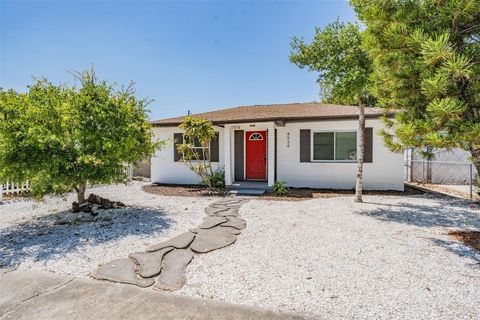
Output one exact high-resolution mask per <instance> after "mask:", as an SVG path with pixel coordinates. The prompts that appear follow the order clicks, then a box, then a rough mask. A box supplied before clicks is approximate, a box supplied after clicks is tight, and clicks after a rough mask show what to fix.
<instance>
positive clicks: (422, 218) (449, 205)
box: [357, 197, 480, 229]
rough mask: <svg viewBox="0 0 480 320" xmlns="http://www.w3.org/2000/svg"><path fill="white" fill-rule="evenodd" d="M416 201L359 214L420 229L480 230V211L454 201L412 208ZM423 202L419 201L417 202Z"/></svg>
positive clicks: (381, 205) (441, 199)
mask: <svg viewBox="0 0 480 320" xmlns="http://www.w3.org/2000/svg"><path fill="white" fill-rule="evenodd" d="M415 199H416V198H415V197H411V198H409V199H408V200H409V202H402V203H396V204H385V203H375V202H365V203H369V204H376V205H378V209H376V210H361V211H357V213H358V214H362V215H367V216H371V217H374V218H377V219H379V220H383V221H392V222H399V223H405V224H410V225H415V226H419V227H448V228H461V229H464V228H477V229H480V210H478V209H471V208H469V203H468V202H466V201H463V200H457V199H453V198H447V197H445V198H440V197H439V198H433V200H434V202H433V204H432V205H420V204H415ZM420 199H422V198H420Z"/></svg>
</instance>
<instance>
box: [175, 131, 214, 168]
mask: <svg viewBox="0 0 480 320" xmlns="http://www.w3.org/2000/svg"><path fill="white" fill-rule="evenodd" d="M182 140H183V143H184V144H185V135H184V134H182ZM211 143H212V141H209V142H208V152H210V150H211V145H210V144H211ZM192 149H195V150H202V149H203V148H202V147H201V146H200V147H195V143H194V147H193V148H192ZM202 156H203V154H202ZM211 157H212V155H210V158H211ZM191 161H192V162H206V161H208V160H205V159H200V160H197V159H192V160H191ZM210 161H211V160H210Z"/></svg>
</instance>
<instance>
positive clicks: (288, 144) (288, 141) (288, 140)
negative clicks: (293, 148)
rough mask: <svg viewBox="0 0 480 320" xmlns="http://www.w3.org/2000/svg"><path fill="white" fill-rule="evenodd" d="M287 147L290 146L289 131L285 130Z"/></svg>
mask: <svg viewBox="0 0 480 320" xmlns="http://www.w3.org/2000/svg"><path fill="white" fill-rule="evenodd" d="M287 148H290V132H287Z"/></svg>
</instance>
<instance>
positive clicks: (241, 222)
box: [220, 217, 247, 230]
mask: <svg viewBox="0 0 480 320" xmlns="http://www.w3.org/2000/svg"><path fill="white" fill-rule="evenodd" d="M227 219H228V221H227V222H225V223H222V224H221V225H220V226H222V227H232V228H235V229H238V230H243V229H245V228H246V227H247V221H245V219H242V218H237V217H228V218H227Z"/></svg>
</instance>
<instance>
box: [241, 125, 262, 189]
mask: <svg viewBox="0 0 480 320" xmlns="http://www.w3.org/2000/svg"><path fill="white" fill-rule="evenodd" d="M245 139H246V143H245V146H246V147H245V151H246V152H245V153H246V155H245V162H246V166H245V167H246V178H247V180H265V179H267V132H266V131H247V132H246V135H245Z"/></svg>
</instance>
